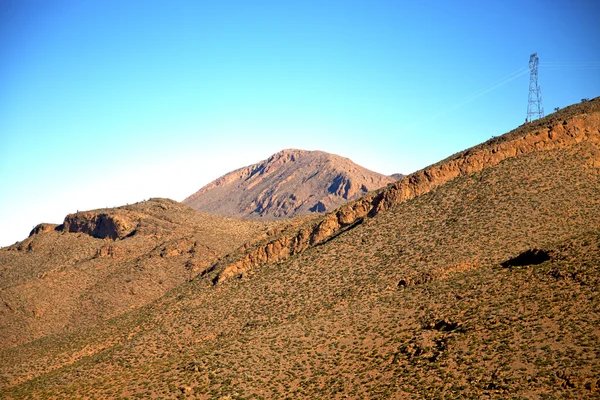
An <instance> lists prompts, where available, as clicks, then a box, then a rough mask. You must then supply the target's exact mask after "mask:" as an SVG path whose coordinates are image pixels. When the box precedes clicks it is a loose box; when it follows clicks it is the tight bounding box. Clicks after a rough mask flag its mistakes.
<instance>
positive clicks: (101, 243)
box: [0, 199, 268, 347]
mask: <svg viewBox="0 0 600 400" xmlns="http://www.w3.org/2000/svg"><path fill="white" fill-rule="evenodd" d="M267 228H268V225H266V224H264V223H258V222H252V221H238V220H232V219H228V218H224V217H219V216H213V215H208V214H202V213H198V212H197V211H194V210H192V209H191V208H189V207H187V206H184V205H182V204H180V203H177V202H175V201H173V200H168V199H151V200H149V201H145V202H141V203H137V204H134V205H131V206H125V207H119V208H114V209H102V210H94V211H87V212H79V213H77V214H71V215H68V216H67V217H66V218H65V222H64V224H63V225H60V226H55V225H49V224H40V225H38V226H37V227H36V228H35V229H34V230H33V231H32V233H31V235H30V237H29V238H28V239H26V240H24V241H22V242H20V243H18V244H15V245H13V246H10V247H8V248H5V249H2V250H0V276H1V279H0V299H1V303H0V347H7V346H8V347H10V346H13V345H16V344H22V343H25V342H28V341H30V340H33V339H36V338H39V337H42V336H45V335H47V334H49V333H56V332H59V331H61V330H62V329H64V328H69V327H74V326H82V325H86V326H87V325H90V324H93V323H95V322H97V321H99V320H102V319H105V318H109V317H113V316H115V315H118V314H120V313H122V312H125V311H129V310H131V309H132V308H135V307H139V306H141V305H144V304H147V303H148V302H149V301H152V300H154V299H156V298H158V297H160V296H161V295H163V294H164V293H165V292H167V291H168V290H170V289H172V288H174V287H176V286H178V285H179V284H181V283H182V282H184V281H185V280H186V279H190V278H191V277H193V276H195V275H196V274H198V273H200V272H202V270H203V269H204V268H207V267H208V266H210V265H211V264H212V263H213V262H214V260H216V258H217V257H218V256H220V255H224V254H225V253H227V252H231V251H232V250H234V249H235V248H236V247H238V246H240V245H242V244H243V243H245V242H248V241H250V240H251V239H252V238H253V237H257V236H260V235H261V234H264V233H265V232H266V230H267Z"/></svg>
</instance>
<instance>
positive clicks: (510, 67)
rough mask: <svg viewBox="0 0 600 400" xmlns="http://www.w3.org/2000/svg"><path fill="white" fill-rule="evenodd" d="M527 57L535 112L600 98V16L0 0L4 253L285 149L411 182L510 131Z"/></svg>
mask: <svg viewBox="0 0 600 400" xmlns="http://www.w3.org/2000/svg"><path fill="white" fill-rule="evenodd" d="M533 52H537V53H538V54H539V57H540V70H539V79H540V85H541V89H542V95H543V101H544V107H545V110H546V113H547V114H548V113H550V112H551V111H552V110H553V109H554V107H564V106H567V105H569V104H572V103H575V102H578V101H580V100H581V99H582V98H593V97H596V96H598V95H600V2H599V1H597V0H564V1H556V0H546V1H528V0H517V1H514V0H502V1H482V0H477V1H447V0H444V1H426V0H424V1H402V0H395V1H381V0H365V1H353V0H343V1H327V0H315V1H312V0H302V1H281V0H277V1H261V0H254V1H227V0H216V1H208V0H196V1H177V0H169V1H166V0H165V1H151V0H139V1H133V0H118V1H107V0H97V1H91V0H87V1H86V0H71V1H67V0H38V1H33V0H0V182H1V183H0V246H3V245H8V244H12V243H14V242H15V241H17V240H22V239H24V238H25V237H26V236H27V235H28V233H29V231H30V230H31V228H32V227H33V226H34V225H36V224H37V223H40V222H54V223H60V222H62V220H63V218H64V216H65V215H66V214H68V213H71V212H75V211H77V210H86V209H93V208H100V207H113V206H119V205H123V204H126V203H133V202H136V201H140V200H144V199H148V198H150V197H169V198H173V199H175V200H183V199H184V198H185V197H186V196H188V195H190V194H192V193H193V192H195V191H196V190H198V189H199V188H200V187H202V186H203V185H204V184H206V183H208V182H210V181H212V180H213V179H215V178H217V177H219V176H221V175H222V174H224V173H226V172H229V171H231V170H233V169H236V168H239V167H242V166H245V165H248V164H252V163H254V162H258V161H260V160H262V159H265V158H267V157H268V156H269V155H271V154H272V153H275V152H277V151H279V150H281V149H284V148H301V149H307V150H316V149H319V150H324V151H328V152H332V153H336V154H339V155H342V156H345V157H349V158H350V159H352V160H353V161H355V162H357V163H358V164H360V165H363V166H365V167H367V168H370V169H372V170H374V171H377V172H381V173H385V174H391V173H394V172H401V173H410V172H413V171H415V170H418V169H420V168H423V167H425V166H427V165H429V164H431V163H434V162H436V161H439V160H440V159H442V158H445V157H446V156H449V155H450V154H453V153H455V152H457V151H460V150H462V149H465V148H467V147H470V146H473V145H475V144H477V143H480V142H482V141H485V140H487V139H489V138H490V137H491V136H492V135H500V134H502V133H504V132H506V131H509V130H511V129H513V128H515V127H516V126H518V125H520V124H522V123H523V121H524V120H525V115H526V111H527V95H528V88H529V74H528V71H527V70H526V69H527V64H528V61H529V55H530V54H531V53H533ZM513 78H514V79H513ZM488 89H490V90H488Z"/></svg>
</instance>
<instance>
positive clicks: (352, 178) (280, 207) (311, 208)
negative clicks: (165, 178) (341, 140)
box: [183, 150, 395, 219]
mask: <svg viewBox="0 0 600 400" xmlns="http://www.w3.org/2000/svg"><path fill="white" fill-rule="evenodd" d="M394 181H395V178H394V177H389V176H385V175H381V174H378V173H376V172H373V171H369V170H368V169H366V168H363V167H361V166H359V165H356V164H354V163H353V162H352V161H350V160H349V159H347V158H343V157H340V156H337V155H333V154H328V153H325V152H322V151H305V150H283V151H280V152H279V153H277V154H274V155H272V156H271V157H269V159H267V160H264V161H262V162H260V163H258V164H254V165H250V166H248V167H245V168H241V169H238V170H236V171H233V172H231V173H229V174H227V175H224V176H222V177H221V178H219V179H217V180H215V181H213V182H211V183H209V184H208V185H206V186H204V187H203V188H202V189H200V190H199V191H198V192H196V193H195V194H193V195H191V196H190V197H188V198H187V199H185V200H184V201H183V203H184V204H186V205H188V206H190V207H192V208H194V209H196V210H198V211H203V212H207V213H211V214H218V215H224V216H228V217H235V218H265V219H277V218H289V217H293V216H296V215H302V214H309V213H323V212H326V211H330V210H333V209H335V208H336V207H338V206H340V205H342V204H344V203H346V202H347V201H349V200H353V199H357V198H359V197H361V196H364V195H365V194H366V193H368V192H369V191H371V190H375V189H378V188H380V187H382V186H385V185H386V184H388V183H392V182H394Z"/></svg>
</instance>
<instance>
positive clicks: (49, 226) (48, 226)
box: [29, 223, 58, 236]
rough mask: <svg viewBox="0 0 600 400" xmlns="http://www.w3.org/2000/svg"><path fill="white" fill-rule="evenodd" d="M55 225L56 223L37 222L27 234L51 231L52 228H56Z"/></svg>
mask: <svg viewBox="0 0 600 400" xmlns="http://www.w3.org/2000/svg"><path fill="white" fill-rule="evenodd" d="M57 226H58V225H56V224H46V223H41V224H38V225H36V227H35V228H33V229H32V230H31V232H29V236H32V235H36V234H40V233H46V232H52V231H53V230H55V229H56V227H57Z"/></svg>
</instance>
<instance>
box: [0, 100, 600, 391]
mask: <svg viewBox="0 0 600 400" xmlns="http://www.w3.org/2000/svg"><path fill="white" fill-rule="evenodd" d="M599 108H600V100H598V99H596V100H593V101H591V102H587V103H585V106H584V105H583V104H579V105H577V106H575V108H565V109H563V110H561V111H560V112H558V113H555V114H553V115H552V118H555V119H556V120H552V121H553V123H554V122H556V121H560V120H565V121H567V120H568V119H569V118H570V117H571V116H573V115H580V114H581V115H583V114H585V115H587V116H586V117H582V119H581V120H583V121H598V112H599V111H598V109H599ZM593 113H595V114H593ZM592 114H593V115H592ZM590 115H591V116H590ZM594 115H595V117H594ZM585 118H587V119H585ZM593 118H596V119H595V120H594V119H593ZM549 121H550V120H544V119H542V120H539V121H537V120H536V121H534V122H533V123H531V124H528V126H527V127H526V128H520V129H540V127H542V126H545V125H544V124H548V123H549ZM578 124H579V122H578ZM579 129H588V131H589V132H590V137H592V138H593V139H590V140H582V141H580V142H579V143H576V144H572V145H569V146H562V147H561V146H557V147H556V148H554V149H551V150H547V151H531V152H528V153H527V154H520V155H518V156H515V157H511V158H507V159H505V160H503V161H502V162H499V163H497V164H495V165H494V166H492V167H488V168H484V169H481V170H479V171H474V172H472V173H471V172H469V173H468V174H466V175H464V176H460V177H457V178H455V179H452V180H449V181H448V182H446V183H445V184H443V185H440V186H438V187H435V188H431V190H429V191H426V192H423V193H421V194H420V195H418V196H416V197H413V198H411V199H409V200H407V201H405V202H401V203H399V204H397V205H395V206H393V207H391V208H389V209H387V210H385V212H381V213H379V214H378V215H376V216H374V217H373V218H365V219H364V221H363V222H362V223H360V224H358V225H356V226H355V227H353V228H352V229H350V230H347V231H344V232H343V233H341V234H337V235H336V237H335V238H333V239H331V240H328V241H327V242H325V243H323V244H322V245H319V246H313V247H308V248H307V249H305V250H304V251H302V252H299V253H298V254H296V255H294V256H293V257H289V258H287V259H285V260H280V261H279V262H278V263H266V264H263V265H258V266H256V267H255V268H253V269H250V270H248V271H247V272H244V273H243V274H241V276H240V277H239V278H238V279H229V280H226V281H223V282H222V283H221V284H219V285H217V286H213V285H212V283H211V281H210V279H211V277H210V274H207V275H205V276H198V277H196V278H194V279H192V280H190V281H186V276H187V275H186V274H187V271H186V269H185V265H186V264H185V263H186V262H187V260H188V259H189V257H190V254H192V253H185V254H184V255H185V256H183V255H179V256H173V257H170V258H164V257H161V256H160V254H161V253H162V252H164V251H166V252H167V253H168V252H169V251H170V249H171V248H170V247H168V244H170V243H180V242H177V241H175V242H163V243H161V245H160V247H158V248H156V250H153V249H154V247H151V248H150V250H152V251H155V253H152V254H155V257H156V258H157V259H161V260H164V264H160V265H164V266H165V267H167V266H168V267H170V268H180V270H181V281H180V282H179V283H178V284H177V285H173V286H171V289H170V290H168V291H166V292H165V293H164V294H163V295H162V296H157V297H156V298H155V299H154V300H153V301H152V302H150V303H148V304H146V305H142V306H140V307H138V308H137V309H135V310H132V311H130V312H126V313H122V314H120V315H116V316H113V317H112V318H110V319H99V320H98V321H97V322H96V323H95V324H94V325H90V326H86V327H71V328H69V329H66V330H64V331H61V332H59V333H57V334H55V335H46V336H43V337H40V338H38V339H36V340H34V341H29V342H28V343H24V344H21V345H19V346H17V347H12V348H5V349H4V350H3V351H2V352H1V353H0V366H1V367H0V371H1V378H0V384H1V385H2V387H3V388H2V389H0V397H3V398H31V397H33V398H44V397H48V398H52V397H59V398H107V397H110V398H119V397H120V398H201V399H202V398H204V399H211V398H231V399H268V398H311V399H313V398H324V399H325V398H326V399H329V398H333V399H342V398H485V397H492V398H536V397H539V398H577V399H586V398H590V399H591V398H597V397H598V396H599V395H600V392H599V388H600V375H599V374H598V371H600V346H599V345H598V343H599V339H600V337H599V333H598V329H597V327H598V326H599V325H600V302H599V300H600V297H599V292H598V287H599V283H600V269H599V268H598V260H600V231H599V230H598V227H599V226H600V208H599V207H598V202H599V201H600V164H598V166H596V163H595V162H596V161H597V160H599V159H600V147H599V144H598V140H597V138H598V136H597V135H598V127H597V126H595V127H594V128H591V125H588V126H587V127H584V126H583V125H582V126H581V127H580V128H579ZM522 133H523V131H514V132H512V133H510V134H509V135H513V136H514V135H519V134H522ZM593 135H595V136H593ZM500 140H503V139H502V137H499V138H494V139H492V141H493V143H487V144H484V145H482V146H492V147H493V146H495V145H497V144H498V143H499V141H500ZM467 152H468V151H467ZM464 154H465V153H462V156H464ZM462 156H461V155H456V156H453V157H451V158H450V159H453V160H456V159H460V157H462ZM405 179H410V176H409V177H407V178H405ZM302 223H305V222H299V223H298V224H300V225H301V224H302ZM306 223H307V224H314V223H317V222H315V221H308V222H306ZM294 226H298V225H294ZM284 228H285V227H284ZM289 229H295V228H293V227H292V228H289ZM284 230H285V229H284ZM192 231H193V230H192ZM277 232H281V231H279V230H278V231H277ZM53 234H54V233H48V235H53ZM76 235H77V234H73V236H72V238H73V240H72V241H70V242H69V246H72V247H73V250H72V251H73V252H72V253H69V254H66V255H65V258H64V260H65V261H66V260H69V259H70V257H73V256H74V255H75V254H79V253H78V252H81V253H82V254H86V255H88V256H89V257H94V255H95V254H96V251H97V248H100V246H96V247H93V248H92V247H89V248H88V247H87V246H88V244H87V243H92V242H93V241H94V240H98V239H93V238H90V237H89V236H87V235H81V236H79V237H78V236H76ZM42 236H43V235H41V236H40V237H42ZM188 238H189V236H185V237H183V236H182V237H181V238H178V239H177V240H180V239H188ZM130 239H135V236H133V237H132V238H129V239H126V240H123V241H122V243H125V242H126V241H127V240H130ZM257 240H258V241H260V240H261V239H260V238H257ZM90 241H92V242H90ZM82 243H83V244H82ZM93 243H96V242H93ZM107 243H108V242H107ZM107 243H104V242H103V245H106V244H107ZM111 243H113V244H114V243H116V242H111ZM23 246H24V247H23V248H24V249H26V248H27V246H28V244H27V243H25V244H24V245H23ZM77 246H83V247H82V248H78V247H77ZM176 247H177V246H175V247H174V248H176ZM69 248H71V247H69ZM184 248H186V249H188V247H186V246H184ZM528 250H530V252H529V253H528V252H527V251H528ZM534 250H536V251H534ZM20 251H23V250H20ZM35 251H36V250H35V249H34V250H32V253H35ZM186 251H187V250H186ZM241 251H244V250H243V249H242V250H241ZM11 252H12V253H11ZM15 252H16V250H15V249H12V250H2V256H3V257H8V256H6V254H14V253H15ZM167 253H165V254H167ZM523 254H526V255H527V256H523V257H521V258H519V256H520V255H523ZM536 254H537V256H533V257H530V256H532V255H536ZM544 254H545V256H544ZM46 257H47V255H46ZM178 257H179V258H178ZM57 259H58V260H63V259H61V258H57ZM143 260H144V259H143V257H142V258H141V260H140V261H139V262H137V263H131V264H127V265H126V266H124V268H131V269H133V270H135V268H139V267H143V268H142V270H144V269H145V270H148V269H152V268H154V265H151V264H144V261H143ZM531 260H533V262H531ZM61 262H63V261H61ZM507 262H508V263H507ZM503 263H507V264H506V265H507V266H508V267H503V266H502V264H503ZM157 265H158V264H157ZM25 270H26V271H28V269H25ZM31 271H32V272H31V273H34V272H33V270H31ZM122 277H130V278H132V282H131V283H135V282H136V278H135V277H134V276H128V275H123V276H122ZM164 279H165V280H166V278H164ZM400 282H404V284H402V285H399V283H400ZM124 285H125V284H124ZM137 292H138V291H136V293H137ZM135 296H138V294H136V295H135Z"/></svg>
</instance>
